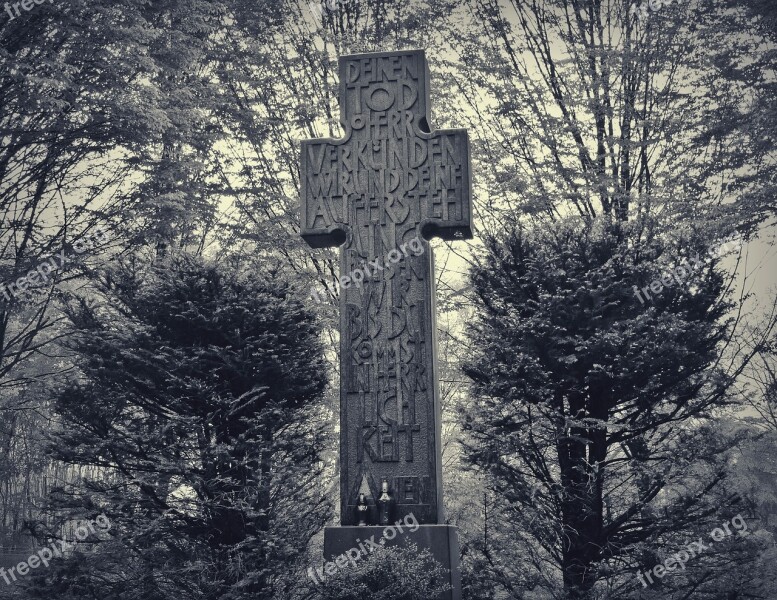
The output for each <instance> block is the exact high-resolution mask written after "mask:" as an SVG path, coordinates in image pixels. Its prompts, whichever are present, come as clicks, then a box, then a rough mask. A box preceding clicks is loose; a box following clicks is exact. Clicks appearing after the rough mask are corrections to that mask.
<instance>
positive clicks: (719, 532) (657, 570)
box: [637, 515, 747, 587]
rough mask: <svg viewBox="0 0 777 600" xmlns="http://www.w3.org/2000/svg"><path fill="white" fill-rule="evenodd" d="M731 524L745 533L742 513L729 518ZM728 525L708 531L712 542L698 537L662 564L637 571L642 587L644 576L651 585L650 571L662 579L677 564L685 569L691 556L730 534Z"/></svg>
mask: <svg viewBox="0 0 777 600" xmlns="http://www.w3.org/2000/svg"><path fill="white" fill-rule="evenodd" d="M731 524H732V525H733V526H734V529H735V530H736V531H737V533H738V534H739V535H745V532H747V523H745V520H744V519H743V518H742V515H737V516H736V517H734V518H733V519H731ZM728 525H729V524H728V523H723V525H721V527H716V528H715V529H713V530H712V532H711V533H710V537H711V538H712V542H709V543H708V544H706V545H705V544H704V542H703V541H702V540H703V539H704V538H699V539H698V540H697V541H695V542H691V543H690V544H688V545H687V546H686V549H685V550H680V551H679V552H675V553H674V554H673V555H672V556H670V557H669V558H667V559H665V560H664V563H663V564H662V565H656V566H655V567H653V568H652V569H650V570H649V571H645V573H639V574H638V575H637V577H638V578H639V580H640V582H641V583H642V587H647V586H648V584H647V583H646V582H645V578H647V580H648V581H649V582H650V585H653V578H652V577H651V576H650V574H651V573H652V574H653V575H655V576H656V577H658V578H659V579H663V578H664V577H665V576H666V574H667V573H671V572H672V571H675V570H677V567H678V566H679V567H680V570H682V571H685V563H687V562H688V561H689V560H691V559H692V558H695V557H696V556H698V555H699V554H701V553H702V552H704V551H705V550H709V548H710V547H711V546H712V544H713V543H714V542H721V541H723V539H724V538H725V537H726V536H729V535H732V531H731V528H730V527H729V526H728ZM643 575H644V577H643Z"/></svg>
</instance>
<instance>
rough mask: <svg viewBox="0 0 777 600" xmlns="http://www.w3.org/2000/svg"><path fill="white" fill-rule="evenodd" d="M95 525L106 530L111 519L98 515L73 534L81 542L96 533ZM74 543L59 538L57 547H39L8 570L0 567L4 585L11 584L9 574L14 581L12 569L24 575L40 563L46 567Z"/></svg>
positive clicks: (71, 547)
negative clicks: (35, 551)
mask: <svg viewBox="0 0 777 600" xmlns="http://www.w3.org/2000/svg"><path fill="white" fill-rule="evenodd" d="M95 525H97V526H98V527H99V530H100V531H102V532H106V531H108V530H109V529H110V528H111V521H110V519H108V517H106V516H105V515H100V516H99V517H97V518H96V519H95V520H94V521H89V522H88V523H86V525H80V526H78V527H77V528H76V531H75V534H76V539H77V540H78V541H79V542H83V541H84V540H85V539H86V538H88V537H89V534H90V533H91V534H93V535H94V534H96V533H97V531H95V528H94V526H95ZM75 546H76V543H75V542H66V541H65V540H61V541H60V542H59V547H57V546H56V545H54V546H52V548H53V550H52V548H41V549H40V550H38V553H37V555H36V554H33V555H32V556H30V558H28V559H27V560H25V561H23V562H20V563H19V564H18V565H16V566H15V567H11V568H10V569H9V570H8V572H6V570H5V569H3V568H2V567H0V577H2V578H3V579H5V583H6V585H11V581H10V580H9V579H8V576H9V575H10V576H11V579H13V580H14V581H16V574H15V573H14V571H16V572H17V573H19V575H20V576H22V577H23V576H25V575H27V573H29V572H30V569H37V568H38V567H40V566H41V565H44V566H46V567H48V566H49V561H50V560H51V559H52V558H55V557H62V556H64V555H65V552H67V551H68V550H72V549H73V548H75Z"/></svg>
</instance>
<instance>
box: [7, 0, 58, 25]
mask: <svg viewBox="0 0 777 600" xmlns="http://www.w3.org/2000/svg"><path fill="white" fill-rule="evenodd" d="M45 1H46V0H22V1H21V2H14V3H13V4H12V5H11V4H9V3H8V2H6V3H5V11H6V12H7V13H8V16H9V17H11V20H12V21H13V20H14V19H15V18H16V17H20V16H22V13H21V11H20V10H19V5H20V4H21V6H22V8H23V9H24V10H26V11H27V12H29V11H31V10H32V7H33V6H35V5H36V4H43V3H44V2H45ZM49 4H54V0H49ZM11 6H13V8H14V9H15V10H16V14H15V15H14V14H13V13H12V12H11Z"/></svg>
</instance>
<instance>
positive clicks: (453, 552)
mask: <svg viewBox="0 0 777 600" xmlns="http://www.w3.org/2000/svg"><path fill="white" fill-rule="evenodd" d="M400 525H401V526H402V529H403V533H400V532H399V530H398V528H396V527H393V526H392V527H372V526H368V527H358V526H357V527H326V528H325V529H324V561H325V562H329V561H331V562H334V561H335V559H336V558H337V557H338V556H340V555H343V556H346V555H347V552H348V551H349V550H352V549H354V548H356V549H358V548H359V544H360V543H361V545H362V547H368V546H369V545H368V544H367V542H366V540H373V541H374V543H380V541H381V540H385V543H384V545H385V546H405V545H407V544H408V543H409V542H413V543H414V544H415V545H416V546H418V549H419V550H423V549H427V550H429V552H430V553H431V554H432V556H433V557H434V559H435V560H436V561H437V562H439V563H440V564H441V565H442V567H443V568H444V569H446V570H447V571H449V572H450V575H449V576H448V577H449V583H450V585H451V591H449V592H447V593H445V594H441V595H440V596H438V597H437V598H436V599H430V600H461V569H460V565H459V536H458V531H457V529H456V527H454V526H452V525H418V526H417V527H418V529H416V530H415V531H410V530H409V529H408V527H407V526H406V525H405V524H404V522H400ZM389 529H394V532H393V533H395V534H396V535H395V536H393V538H392V539H388V537H392V532H388V531H387V530H389ZM352 554H353V553H352ZM343 562H344V561H343V559H340V564H343ZM350 566H351V563H345V566H344V567H338V568H345V569H347V568H349V567H350ZM330 570H331V567H330Z"/></svg>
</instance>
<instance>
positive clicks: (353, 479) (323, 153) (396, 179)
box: [301, 50, 472, 525]
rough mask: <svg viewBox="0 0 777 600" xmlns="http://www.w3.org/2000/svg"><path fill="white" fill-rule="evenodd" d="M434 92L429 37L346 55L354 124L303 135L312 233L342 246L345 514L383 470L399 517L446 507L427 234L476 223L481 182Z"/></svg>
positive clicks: (435, 519) (344, 91)
mask: <svg viewBox="0 0 777 600" xmlns="http://www.w3.org/2000/svg"><path fill="white" fill-rule="evenodd" d="M429 104H430V103H429V66H428V64H427V62H426V56H425V54H424V52H423V50H410V51H398V52H387V53H373V54H358V55H350V56H343V57H341V58H340V110H341V118H340V120H341V123H342V125H343V130H344V132H345V134H344V136H343V138H342V139H337V140H335V139H316V140H305V141H303V142H302V154H301V205H302V222H301V235H302V237H303V238H304V239H305V240H306V241H307V242H308V244H310V245H311V246H313V247H316V248H319V247H327V246H340V274H341V281H342V287H341V290H340V381H341V383H340V503H341V505H340V509H341V510H340V515H341V522H342V524H343V525H356V524H357V523H358V521H357V516H356V514H357V513H356V510H355V509H356V505H357V502H358V498H359V493H360V492H365V494H366V495H367V500H368V503H369V505H370V508H371V511H370V513H371V514H372V513H375V512H376V511H375V510H374V509H375V501H376V500H377V498H378V496H379V495H380V485H381V481H382V480H383V479H387V480H388V481H389V488H390V492H391V496H392V497H393V498H394V501H395V518H396V519H401V518H403V517H404V516H406V515H408V514H410V513H412V514H414V515H415V517H416V518H417V519H418V521H419V522H420V523H423V524H436V523H442V522H444V520H445V517H444V514H443V504H442V475H441V470H442V456H441V452H442V449H441V445H440V437H441V435H440V404H439V403H440V401H439V392H438V383H437V381H438V377H437V370H436V364H435V363H436V356H437V341H436V335H437V328H436V326H435V288H434V262H433V256H432V249H431V246H430V245H429V243H428V241H427V240H428V239H429V238H431V237H435V236H437V237H440V238H443V239H449V240H453V239H467V238H471V237H472V217H471V196H472V183H471V179H470V150H469V138H468V137H467V132H466V130H464V129H447V130H439V131H430V128H429V108H430V106H429ZM394 259H397V260H394ZM376 261H377V265H378V266H375V264H376ZM357 272H358V273H360V279H362V281H358V282H356V280H355V277H356V275H355V274H356V273H357ZM345 277H348V278H349V279H351V280H352V281H353V282H352V283H350V285H349V284H348V281H347V280H346V279H344V278H345ZM368 522H372V523H375V522H376V521H375V519H374V518H373V520H372V521H368Z"/></svg>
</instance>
